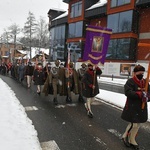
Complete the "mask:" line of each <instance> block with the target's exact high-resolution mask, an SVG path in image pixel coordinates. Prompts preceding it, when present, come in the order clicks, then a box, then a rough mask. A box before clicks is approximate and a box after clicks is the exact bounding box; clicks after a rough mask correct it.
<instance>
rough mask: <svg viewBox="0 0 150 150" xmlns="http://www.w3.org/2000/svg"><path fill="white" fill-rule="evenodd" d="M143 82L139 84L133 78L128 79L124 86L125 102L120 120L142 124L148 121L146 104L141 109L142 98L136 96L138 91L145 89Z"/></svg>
mask: <svg viewBox="0 0 150 150" xmlns="http://www.w3.org/2000/svg"><path fill="white" fill-rule="evenodd" d="M143 82H144V83H143V84H140V82H138V81H136V79H135V77H133V78H130V79H128V80H127V82H126V84H125V85H124V92H125V95H126V96H127V100H126V104H125V106H124V109H123V112H122V115H121V118H122V119H123V120H125V121H128V122H132V123H144V122H146V121H147V119H148V113H147V103H145V107H144V109H142V97H141V98H140V96H139V95H138V94H137V92H138V91H139V89H141V88H144V87H145V80H143ZM141 83H142V82H141ZM149 90H150V87H149Z"/></svg>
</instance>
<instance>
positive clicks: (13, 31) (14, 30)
mask: <svg viewBox="0 0 150 150" xmlns="http://www.w3.org/2000/svg"><path fill="white" fill-rule="evenodd" d="M8 29H9V35H10V36H11V37H12V38H13V41H14V54H13V55H14V61H15V55H16V54H15V52H16V40H17V35H18V34H19V33H20V32H21V29H20V27H19V26H18V25H17V24H16V23H14V24H12V25H11V26H9V27H8Z"/></svg>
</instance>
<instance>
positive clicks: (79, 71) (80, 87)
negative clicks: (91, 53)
mask: <svg viewBox="0 0 150 150" xmlns="http://www.w3.org/2000/svg"><path fill="white" fill-rule="evenodd" d="M86 69H87V65H86V64H85V63H82V64H81V68H79V69H78V70H77V73H78V78H79V98H78V101H79V102H84V98H83V94H82V86H83V85H82V81H81V80H82V78H83V75H84V74H85V72H86Z"/></svg>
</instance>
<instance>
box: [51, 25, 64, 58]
mask: <svg viewBox="0 0 150 150" xmlns="http://www.w3.org/2000/svg"><path fill="white" fill-rule="evenodd" d="M65 30H66V29H65V25H61V26H56V27H54V28H51V31H50V33H51V36H50V47H51V57H52V58H51V59H52V60H56V59H60V60H64V57H65V56H64V53H65V52H64V49H65Z"/></svg>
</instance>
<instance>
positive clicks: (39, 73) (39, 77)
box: [33, 63, 45, 95]
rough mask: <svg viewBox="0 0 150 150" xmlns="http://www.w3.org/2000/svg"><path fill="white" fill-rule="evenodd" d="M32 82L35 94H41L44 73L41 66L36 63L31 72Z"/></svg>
mask: <svg viewBox="0 0 150 150" xmlns="http://www.w3.org/2000/svg"><path fill="white" fill-rule="evenodd" d="M33 81H34V84H35V85H36V86H37V94H38V95H40V94H41V86H42V85H44V82H45V72H44V70H43V65H42V64H41V63H38V64H37V65H36V68H35V70H34V72H33Z"/></svg>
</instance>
